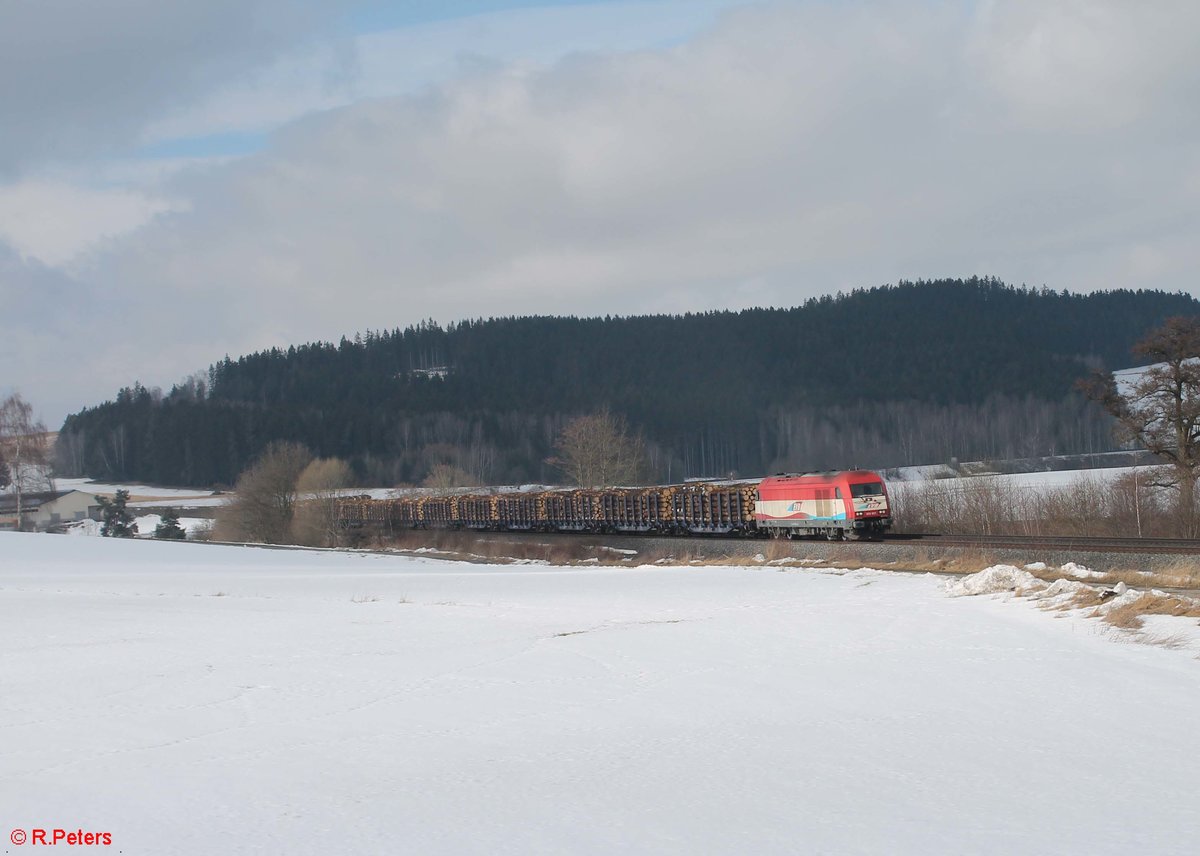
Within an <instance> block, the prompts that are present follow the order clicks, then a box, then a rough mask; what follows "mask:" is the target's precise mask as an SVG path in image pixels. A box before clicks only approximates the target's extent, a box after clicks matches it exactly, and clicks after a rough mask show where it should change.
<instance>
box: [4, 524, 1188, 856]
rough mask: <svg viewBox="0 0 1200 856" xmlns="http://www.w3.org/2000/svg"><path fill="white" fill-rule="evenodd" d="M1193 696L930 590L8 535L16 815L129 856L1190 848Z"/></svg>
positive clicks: (1098, 636)
mask: <svg viewBox="0 0 1200 856" xmlns="http://www.w3.org/2000/svg"><path fill="white" fill-rule="evenodd" d="M1197 709H1200V663H1198V662H1197V661H1196V659H1195V655H1194V653H1191V652H1185V651H1181V650H1167V649H1164V648H1160V647H1152V646H1146V645H1136V644H1129V643H1125V642H1121V641H1118V640H1116V639H1114V638H1113V637H1112V636H1111V635H1110V634H1109V633H1108V632H1106V631H1105V630H1104V629H1103V628H1102V627H1101V626H1100V625H1098V624H1097V623H1096V622H1094V621H1088V620H1084V619H1082V618H1079V617H1054V616H1053V615H1052V614H1049V613H1045V612H1040V611H1038V610H1037V609H1035V608H1034V607H1033V606H1032V605H1031V604H1029V603H1027V602H1024V601H1015V600H1002V599H997V598H993V597H989V596H984V597H957V598H951V597H948V596H947V595H946V593H945V592H944V590H943V580H939V579H934V578H932V577H920V576H906V575H898V574H888V573H884V572H879V571H870V570H858V571H851V572H845V573H831V572H818V571H811V570H807V571H786V572H785V571H779V570H775V569H767V568H745V567H742V568H711V567H705V568H662V567H653V568H586V569H585V568H548V567H530V566H523V567H520V568H513V567H496V566H487V565H465V564H454V563H448V562H443V561H437V560H434V559H420V558H411V557H410V558H403V557H391V556H379V555H365V554H336V553H329V552H322V553H306V552H292V551H274V550H265V549H253V548H235V547H223V546H214V545H202V544H186V543H163V542H142V541H125V540H119V539H111V540H110V539H87V538H63V537H53V536H45V535H19V534H12V533H0V735H2V736H3V739H2V740H0V814H2V817H0V823H3V824H7V825H8V827H9V828H20V829H26V830H28V829H31V828H35V827H43V828H49V827H54V826H58V827H64V828H68V829H70V830H72V831H73V830H75V829H77V828H82V829H83V830H85V831H87V830H92V831H107V832H110V833H111V834H112V836H113V839H112V840H113V845H112V847H111V848H103V849H105V850H106V851H107V850H109V849H111V850H114V851H115V850H120V851H121V852H123V853H125V854H171V853H188V854H211V853H271V854H277V853H289V854H309V853H312V854H318V853H320V854H330V853H421V854H429V853H455V854H459V853H487V854H493V853H514V854H516V853H520V854H525V853H596V854H612V853H630V852H632V853H737V854H742V853H755V854H758V853H818V852H824V853H921V854H925V853H955V854H958V853H1005V854H1008V853H1088V854H1095V853H1119V854H1129V853H1156V854H1160V853H1192V852H1195V845H1196V841H1197V840H1200V806H1198V804H1197V801H1196V799H1195V795H1196V787H1197V778H1196V758H1197V756H1198V754H1200V730H1198V729H1196V728H1195V712H1196V710H1197ZM11 849H12V851H13V852H17V848H11Z"/></svg>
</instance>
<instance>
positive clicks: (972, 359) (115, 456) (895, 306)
mask: <svg viewBox="0 0 1200 856" xmlns="http://www.w3.org/2000/svg"><path fill="white" fill-rule="evenodd" d="M1195 314H1200V303H1198V302H1197V301H1196V300H1195V299H1194V298H1192V297H1190V296H1187V295H1183V294H1167V293H1163V292H1149V291H1137V292H1133V291H1110V292H1100V293H1095V294H1090V295H1071V294H1066V293H1062V294H1060V293H1056V292H1053V291H1049V290H1034V289H1026V288H1012V287H1009V286H1006V285H1004V284H1002V283H1000V282H998V281H995V280H990V279H970V280H965V281H964V280H939V281H934V282H916V283H901V284H899V285H895V286H884V287H879V288H871V289H862V290H857V291H854V292H852V293H850V294H844V295H842V294H839V295H838V296H836V297H829V296H827V297H822V298H819V299H813V300H809V301H807V302H806V303H804V305H803V306H799V307H795V308H791V309H749V310H744V311H741V312H710V313H704V314H689V315H679V316H674V315H673V316H666V315H660V316H649V317H631V318H615V317H610V318H549V317H532V318H499V319H489V320H486V321H466V322H462V323H458V324H453V325H451V326H449V327H446V328H442V327H439V326H437V325H435V324H432V323H425V324H421V325H418V326H416V327H411V328H408V329H406V330H393V331H389V332H375V333H368V334H364V335H361V336H355V338H354V339H353V340H349V339H343V340H342V341H341V342H340V343H339V344H337V345H332V344H326V343H319V344H310V345H302V346H297V347H292V348H289V349H287V350H286V351H285V350H279V349H276V350H271V351H266V352H262V353H257V354H252V355H250V356H245V357H241V358H240V359H237V360H231V359H229V358H228V357H227V358H226V359H224V360H223V361H221V362H219V363H217V364H216V365H214V366H213V367H212V368H211V369H210V371H209V379H208V383H207V384H201V383H188V384H186V385H181V386H179V387H176V388H175V389H173V390H171V392H170V393H168V394H165V395H160V394H158V393H156V392H151V391H147V390H146V389H144V388H142V387H141V386H134V387H133V388H132V389H124V390H122V391H121V392H120V393H119V394H118V396H117V398H116V400H115V401H110V402H106V403H104V404H101V405H99V406H97V407H93V408H88V409H85V410H84V411H82V412H80V413H78V414H74V415H72V416H69V417H68V418H67V420H66V422H65V423H64V424H63V427H62V433H61V435H60V440H59V446H60V455H59V457H60V468H61V469H62V470H63V471H64V472H69V473H72V474H86V475H89V476H92V477H98V478H99V477H103V478H107V479H123V480H125V479H139V480H147V481H152V482H158V483H169V484H190V485H210V484H229V483H231V482H232V481H233V480H234V479H235V477H236V475H237V473H238V472H240V471H241V469H243V468H244V467H245V466H246V465H247V463H249V462H250V461H251V460H253V459H254V457H255V456H257V455H258V454H259V453H260V452H261V450H262V449H263V447H264V446H265V445H266V444H267V443H268V442H270V441H271V440H275V439H288V440H297V441H300V442H302V443H304V444H306V445H307V446H308V447H309V448H310V449H312V450H313V451H314V452H315V453H316V454H319V455H322V456H337V457H342V458H346V459H348V460H351V461H352V462H353V463H354V465H355V466H356V468H357V469H358V471H359V474H360V476H362V477H363V478H364V479H367V480H369V481H371V482H372V483H401V482H419V481H420V480H421V479H422V478H424V477H425V476H426V474H427V473H428V472H429V470H430V469H431V468H432V467H433V466H434V465H436V464H438V463H448V464H452V465H454V466H456V467H458V468H459V469H461V470H464V471H466V472H468V473H470V474H471V475H473V476H474V477H475V478H476V479H478V480H480V481H482V482H518V481H553V480H554V479H555V477H556V475H555V473H554V471H553V469H552V468H551V467H549V465H547V464H546V463H545V458H546V457H547V456H548V455H549V454H551V450H552V445H553V439H554V437H555V436H556V434H557V432H558V431H559V429H560V428H561V426H562V424H563V422H564V420H565V419H567V418H569V417H570V416H572V415H577V414H580V413H584V412H590V411H593V410H595V409H597V408H599V407H601V406H608V407H609V408H611V409H612V410H613V411H614V412H617V413H620V414H624V415H625V416H627V417H628V420H629V422H630V424H631V425H632V426H633V427H634V428H636V429H637V430H639V431H641V432H642V433H643V434H644V436H645V437H646V439H647V445H648V448H649V450H650V452H651V464H652V470H653V472H650V473H648V474H647V476H648V477H650V478H660V479H666V478H672V479H680V478H683V477H689V476H696V475H712V474H718V473H728V472H731V471H737V472H740V473H742V474H746V475H749V474H757V473H762V472H767V471H774V470H778V469H799V468H816V467H825V466H848V465H852V464H857V465H863V466H887V465H899V464H903V463H911V462H919V463H923V462H929V461H934V460H942V459H945V458H947V457H949V456H951V455H958V456H960V457H986V456H1001V455H1003V456H1011V455H1034V454H1051V453H1063V452H1080V451H1095V450H1097V449H1098V448H1100V447H1106V446H1107V445H1108V444H1109V437H1108V434H1107V424H1106V423H1105V420H1104V419H1103V418H1102V417H1101V416H1100V415H1099V414H1098V413H1097V412H1096V411H1095V410H1094V409H1093V408H1091V407H1090V406H1085V405H1084V403H1083V402H1081V401H1079V400H1078V398H1077V397H1076V396H1074V394H1073V393H1072V384H1073V382H1074V380H1075V379H1076V378H1078V377H1080V376H1082V375H1084V374H1086V373H1087V371H1088V370H1089V369H1091V368H1096V367H1100V366H1104V367H1107V368H1116V367H1122V366H1127V365H1129V364H1130V363H1131V361H1132V358H1131V356H1130V347H1131V346H1132V344H1133V343H1134V342H1135V341H1136V340H1137V339H1138V338H1140V337H1141V336H1142V335H1144V333H1145V332H1146V331H1147V330H1148V329H1150V328H1151V327H1153V326H1155V325H1157V324H1159V323H1161V321H1162V320H1163V319H1164V318H1166V317H1168V316H1171V315H1195Z"/></svg>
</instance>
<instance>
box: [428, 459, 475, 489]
mask: <svg viewBox="0 0 1200 856" xmlns="http://www.w3.org/2000/svg"><path fill="white" fill-rule="evenodd" d="M478 484H479V479H477V478H475V476H473V475H471V474H470V473H469V472H467V471H466V470H464V469H463V468H462V467H456V466H454V464H434V465H433V466H432V467H431V468H430V470H429V475H427V476H425V479H424V481H422V482H421V487H433V488H438V489H439V490H446V489H448V488H454V487H476V486H478Z"/></svg>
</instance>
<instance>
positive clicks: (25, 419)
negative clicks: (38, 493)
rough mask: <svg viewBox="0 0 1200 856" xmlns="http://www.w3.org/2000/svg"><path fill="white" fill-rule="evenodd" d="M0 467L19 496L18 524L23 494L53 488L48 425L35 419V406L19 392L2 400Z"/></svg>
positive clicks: (0, 406) (17, 496)
mask: <svg viewBox="0 0 1200 856" xmlns="http://www.w3.org/2000/svg"><path fill="white" fill-rule="evenodd" d="M0 465H3V466H0V469H3V470H4V471H5V474H6V475H7V481H8V482H9V483H10V486H11V487H12V490H13V493H14V495H15V496H16V500H17V520H18V521H19V520H20V519H21V498H22V496H23V495H24V494H26V493H29V492H31V491H33V490H37V489H39V488H40V489H42V490H53V489H54V479H53V477H52V476H51V473H50V444H49V436H48V434H47V432H46V426H45V424H44V423H43V422H42V421H41V420H40V419H34V418H33V407H32V406H31V405H30V404H29V403H28V402H27V401H25V399H23V398H22V397H21V396H20V394H19V393H13V394H12V395H10V396H8V398H6V399H4V400H3V401H0Z"/></svg>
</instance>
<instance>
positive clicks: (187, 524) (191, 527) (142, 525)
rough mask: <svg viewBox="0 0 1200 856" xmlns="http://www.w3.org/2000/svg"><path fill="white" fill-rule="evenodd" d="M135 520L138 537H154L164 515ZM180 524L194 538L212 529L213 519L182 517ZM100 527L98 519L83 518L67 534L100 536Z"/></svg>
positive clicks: (142, 516)
mask: <svg viewBox="0 0 1200 856" xmlns="http://www.w3.org/2000/svg"><path fill="white" fill-rule="evenodd" d="M133 522H134V523H136V524H137V537H139V538H153V537H154V530H155V529H156V528H158V524H160V523H162V517H161V516H160V515H158V514H143V515H141V516H140V517H135V518H134V521H133ZM179 525H180V527H181V528H182V529H183V531H184V532H186V533H187V536H188V537H189V538H192V537H194V536H195V535H198V534H201V533H206V532H208V531H210V530H211V529H212V526H213V521H212V520H211V519H209V518H207V517H180V518H179ZM100 528H101V524H100V523H99V522H98V521H96V520H81V521H79V522H78V523H72V524H71V525H70V526H68V527H67V534H68V535H88V536H96V537H99V536H100Z"/></svg>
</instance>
